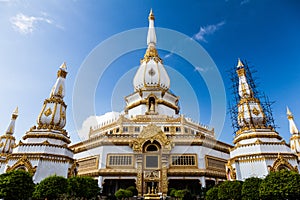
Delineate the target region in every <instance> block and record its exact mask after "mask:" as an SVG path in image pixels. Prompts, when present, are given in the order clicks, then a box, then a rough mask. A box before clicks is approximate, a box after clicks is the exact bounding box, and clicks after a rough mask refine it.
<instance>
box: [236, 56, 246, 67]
mask: <svg viewBox="0 0 300 200" xmlns="http://www.w3.org/2000/svg"><path fill="white" fill-rule="evenodd" d="M236 67H237V68H240V67H244V64H243V62H242V61H241V59H240V58H238V64H237V66H236Z"/></svg>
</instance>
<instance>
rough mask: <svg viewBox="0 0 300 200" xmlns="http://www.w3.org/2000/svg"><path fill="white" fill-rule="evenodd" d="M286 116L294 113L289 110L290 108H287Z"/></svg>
mask: <svg viewBox="0 0 300 200" xmlns="http://www.w3.org/2000/svg"><path fill="white" fill-rule="evenodd" d="M286 114H287V115H292V112H291V111H290V109H289V107H288V106H287V107H286Z"/></svg>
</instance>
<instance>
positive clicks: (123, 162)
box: [108, 155, 133, 166]
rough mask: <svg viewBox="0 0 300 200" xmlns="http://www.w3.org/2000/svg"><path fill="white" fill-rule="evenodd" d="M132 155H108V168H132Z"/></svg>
mask: <svg viewBox="0 0 300 200" xmlns="http://www.w3.org/2000/svg"><path fill="white" fill-rule="evenodd" d="M132 160H133V157H132V156H131V155H108V166H131V165H132Z"/></svg>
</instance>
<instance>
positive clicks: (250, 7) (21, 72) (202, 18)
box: [0, 0, 300, 143]
mask: <svg viewBox="0 0 300 200" xmlns="http://www.w3.org/2000/svg"><path fill="white" fill-rule="evenodd" d="M150 8H152V9H153V11H154V14H155V17H156V21H155V25H156V27H161V28H167V29H170V30H174V31H178V32H180V33H182V34H185V35H186V36H187V37H189V38H191V39H194V40H195V41H196V42H197V43H198V44H200V45H201V46H202V47H203V48H204V49H205V50H206V51H207V53H208V54H209V55H210V57H211V58H212V59H213V61H214V62H215V64H216V66H217V68H218V70H219V72H220V74H221V76H222V78H223V83H224V85H225V89H226V94H227V100H230V99H231V92H230V84H231V83H230V80H229V78H228V73H227V71H228V69H229V68H231V67H232V66H235V65H236V62H237V58H238V57H240V58H241V59H242V60H247V61H248V62H249V63H251V65H253V66H255V69H256V70H257V71H258V72H257V73H256V74H255V76H256V77H257V78H258V79H257V82H258V84H259V89H260V90H261V91H263V92H265V93H266V95H268V97H269V98H270V99H271V100H273V101H275V104H274V105H273V116H274V118H275V123H276V124H277V125H278V126H279V128H277V131H278V132H279V133H280V134H281V135H282V136H283V137H284V139H285V140H287V141H288V140H289V137H290V134H289V131H288V121H287V119H286V106H287V105H288V106H289V107H290V109H291V111H292V112H293V114H294V117H295V121H296V124H299V126H300V102H299V99H300V87H299V82H300V75H299V74H300V73H299V71H300V69H299V68H300V56H299V55H300V54H299V52H300V39H299V35H300V20H299V19H300V12H299V11H300V3H299V1H296V0H295V1H267V0H264V1H254V0H241V1H238V0H224V1H221V0H218V1H198V0H194V1H192V0H187V1H154V0H153V1H150V0H145V1H141V0H130V1H123V0H118V1H117V0H107V1H104V0H102V1H97V0H73V1H72V0H63V1H61V0H56V1H55V0H53V1H39V0H31V1H29V0H28V1H20V0H0V27H1V28H0V30H1V31H0V70H1V71H0V92H1V93H2V95H1V98H0V131H1V132H2V133H4V132H5V129H6V128H7V126H8V123H9V120H10V116H11V112H12V111H13V110H14V108H15V107H16V106H19V112H20V115H19V118H18V120H17V123H16V133H15V136H16V137H17V140H19V139H20V138H21V137H22V136H23V135H24V134H25V132H26V131H27V130H28V129H29V128H30V127H31V126H33V125H35V124H36V119H37V116H38V114H39V112H40V109H41V107H42V104H43V101H44V99H45V98H47V97H48V96H49V93H50V90H51V87H52V85H53V84H54V82H55V80H56V71H57V69H58V67H59V66H60V64H61V63H62V62H63V61H66V62H67V66H68V72H69V74H68V76H67V81H66V86H67V96H66V97H65V101H66V103H67V105H68V109H67V112H68V116H67V117H68V122H67V127H66V129H67V130H68V131H69V134H70V135H71V139H72V140H73V141H78V140H79V139H78V137H77V131H76V126H75V123H74V120H73V113H72V102H73V100H72V92H73V90H74V83H75V81H76V77H77V76H78V73H79V72H80V67H81V66H82V63H83V62H84V60H85V59H86V58H87V56H88V55H89V54H90V53H91V52H92V51H93V49H95V48H96V47H97V45H99V44H101V42H103V41H105V40H107V39H109V38H111V37H112V36H114V35H115V34H118V33H121V32H123V31H127V30H132V29H136V28H143V27H147V26H148V21H147V20H148V13H149V10H150ZM144 37H145V48H146V35H145V36H144ZM170 40H171V39H170ZM159 41H160V38H159V35H158V45H159ZM122 45H126V41H124V42H122V44H120V48H121V47H122ZM107 51H108V52H109V51H114V50H113V49H109V48H108V49H107ZM144 51H145V49H141V50H136V51H133V52H130V53H127V54H125V55H122V56H120V57H119V58H118V59H116V60H114V62H112V63H111V65H110V66H109V67H108V68H107V69H106V71H105V73H104V74H103V75H102V77H101V79H100V81H99V84H98V87H97V90H96V91H95V110H96V114H97V115H102V114H104V113H106V112H109V111H111V110H116V111H120V109H121V108H123V107H124V105H125V103H123V104H122V102H123V97H124V95H123V93H124V94H126V95H127V94H130V93H131V92H132V91H133V87H132V78H133V75H134V72H135V70H136V67H137V66H138V65H139V60H140V58H141V57H143V54H144ZM159 53H160V55H161V57H162V58H163V59H164V64H165V65H166V66H169V67H167V70H168V72H169V73H170V78H171V90H172V91H173V92H174V93H175V94H176V95H179V96H180V97H181V99H180V101H181V102H180V105H181V107H182V110H181V111H182V114H185V115H186V116H190V117H192V118H194V119H195V118H196V119H195V120H196V121H197V120H200V122H201V123H203V124H207V125H209V122H210V116H211V99H210V93H209V91H208V89H207V86H206V85H205V81H204V80H203V78H202V77H201V76H200V75H199V73H197V72H198V71H199V72H201V73H205V72H206V71H205V70H206V69H205V68H202V67H201V66H192V65H191V64H190V63H189V62H187V61H186V60H185V59H184V58H182V57H180V56H178V55H176V54H174V53H172V52H167V51H162V50H161V51H159ZM101 56H103V57H105V54H103V55H101ZM101 56H99V59H102V58H101ZM181 81H184V84H181ZM87 82H88V80H87ZM126 83H127V84H126ZM191 88H192V89H191ZM187 90H188V91H191V94H192V95H185V94H184V91H187ZM193 92H194V96H193ZM189 97H191V99H189ZM195 97H196V98H197V100H196V101H197V102H198V103H199V108H198V106H196V107H195V106H192V105H191V103H190V102H194V100H195ZM118 99H120V100H118ZM195 110H200V117H199V113H195V112H193V111H195ZM198 118H199V119H198ZM230 125H231V121H230V119H229V117H228V116H227V117H226V121H225V125H224V129H223V130H222V132H221V133H220V136H219V139H221V140H222V141H225V142H228V143H231V142H232V139H233V130H232V128H231V127H230Z"/></svg>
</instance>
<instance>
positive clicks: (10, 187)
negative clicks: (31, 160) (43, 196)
mask: <svg viewBox="0 0 300 200" xmlns="http://www.w3.org/2000/svg"><path fill="white" fill-rule="evenodd" d="M33 191H34V183H33V181H32V176H31V175H30V174H29V173H28V172H26V171H24V170H14V171H11V172H8V173H5V174H1V175H0V198H4V199H11V200H12V199H20V200H23V199H28V198H29V197H31V196H32V192H33Z"/></svg>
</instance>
